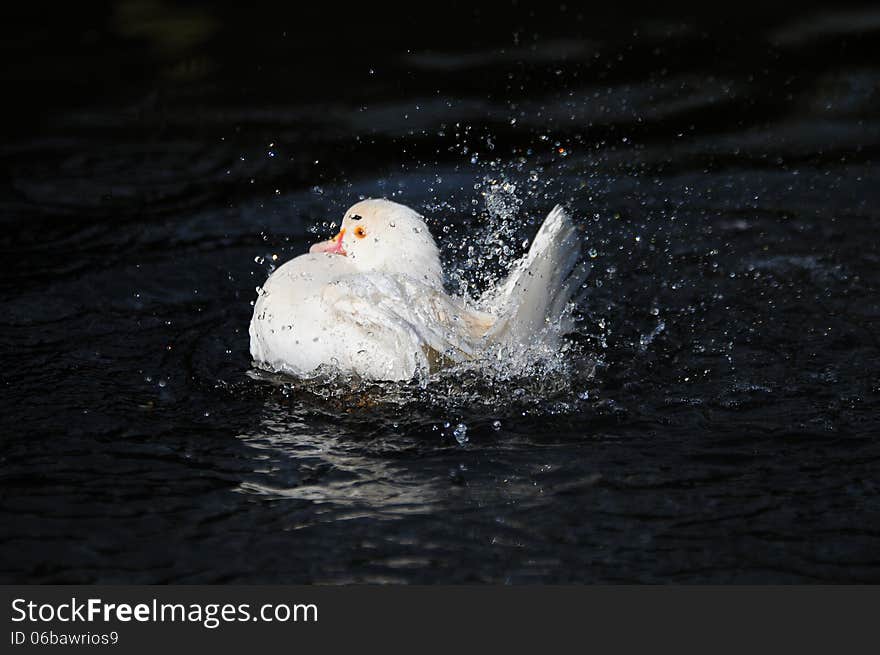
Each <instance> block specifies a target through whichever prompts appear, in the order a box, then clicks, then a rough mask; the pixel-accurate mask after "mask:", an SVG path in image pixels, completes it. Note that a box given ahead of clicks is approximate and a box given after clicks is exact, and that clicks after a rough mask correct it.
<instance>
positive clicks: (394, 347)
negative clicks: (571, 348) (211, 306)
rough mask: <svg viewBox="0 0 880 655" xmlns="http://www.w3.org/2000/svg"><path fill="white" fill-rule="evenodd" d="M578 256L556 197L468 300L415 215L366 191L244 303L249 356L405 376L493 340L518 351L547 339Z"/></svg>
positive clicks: (272, 362) (306, 369)
mask: <svg viewBox="0 0 880 655" xmlns="http://www.w3.org/2000/svg"><path fill="white" fill-rule="evenodd" d="M579 259H580V240H579V238H578V236H577V233H576V231H575V228H574V225H573V224H572V222H571V220H570V219H569V217H568V216H567V215H566V213H565V212H564V210H563V209H562V208H561V207H559V206H557V207H555V208H554V209H553V211H551V212H550V214H549V215H548V216H547V218H546V220H545V221H544V224H543V225H542V226H541V228H540V230H539V231H538V234H537V236H536V237H535V239H534V241H533V243H532V246H531V248H530V250H529V252H528V254H526V255H525V256H524V257H523V258H522V259H521V260H520V261H519V262H518V263H517V264H516V265H515V266H514V267H513V268H512V270H511V272H510V274H509V275H508V277H507V279H506V280H505V281H504V282H503V284H502V285H500V286H499V288H498V289H497V290H496V291H495V292H494V293H492V294H490V295H489V297H488V298H485V299H483V300H481V302H480V303H479V306H474V304H473V303H472V302H468V301H466V300H465V299H464V298H459V297H454V296H450V295H448V294H447V293H446V292H445V291H444V290H443V271H442V268H441V265H440V255H439V252H438V249H437V245H436V244H435V243H434V239H433V238H432V237H431V234H430V232H429V231H428V227H427V225H425V222H424V220H423V219H422V217H421V216H419V214H417V213H416V212H414V211H413V210H412V209H410V208H409V207H405V206H404V205H400V204H398V203H395V202H391V201H389V200H364V201H362V202H359V203H357V204H356V205H354V206H353V207H351V208H350V209H349V210H348V211H347V212H345V216H344V217H343V220H342V226H341V229H340V231H339V234H337V235H336V236H335V237H334V238H332V239H330V240H329V241H325V242H322V243H318V244H315V245H313V246H312V247H311V248H310V249H309V253H308V254H305V255H300V256H299V257H295V258H294V259H292V260H290V261H289V262H287V263H285V264H284V265H283V266H281V267H279V268H278V270H276V271H275V272H274V273H272V275H271V276H270V277H269V279H268V280H267V281H266V283H265V285H264V286H263V289H262V291H260V293H259V296H258V298H257V300H256V302H255V304H254V315H253V318H252V319H251V324H250V330H249V332H250V340H251V355H252V356H253V358H254V361H255V363H256V364H257V365H258V366H260V367H261V368H265V369H269V370H273V371H281V372H285V373H289V374H293V375H296V376H300V377H310V376H313V375H315V373H316V372H317V371H318V369H319V368H321V367H324V370H330V371H338V372H343V373H349V374H354V375H357V376H360V377H362V378H366V379H371V380H408V379H411V378H412V377H414V376H415V375H416V374H419V373H422V372H426V371H429V370H431V369H432V368H434V367H436V366H438V365H440V364H442V363H444V362H461V361H464V360H468V359H479V358H480V357H481V356H483V355H487V354H488V353H489V352H490V348H493V347H496V348H497V346H499V345H501V346H507V347H509V348H515V349H526V348H528V347H529V346H530V345H531V344H533V343H534V341H535V339H536V337H537V336H538V335H543V336H544V337H546V335H547V334H549V332H548V329H547V328H548V326H551V325H553V326H555V327H556V328H557V329H554V330H553V333H552V335H551V336H550V339H551V340H553V341H554V343H551V344H550V346H551V347H557V346H558V338H559V336H561V334H563V333H564V330H559V329H558V327H559V321H560V320H564V319H563V318H562V317H563V312H564V310H565V307H566V305H567V304H568V302H569V300H570V299H571V297H572V294H573V293H574V292H575V290H576V289H577V288H578V287H579V286H580V285H581V283H582V282H583V280H584V277H585V276H586V274H587V270H586V268H584V267H578V265H577V264H578V261H579ZM553 335H558V336H553ZM491 352H494V351H491Z"/></svg>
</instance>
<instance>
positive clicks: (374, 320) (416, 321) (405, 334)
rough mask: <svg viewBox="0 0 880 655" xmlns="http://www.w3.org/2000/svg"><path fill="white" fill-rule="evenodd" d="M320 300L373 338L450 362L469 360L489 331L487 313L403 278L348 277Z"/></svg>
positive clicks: (378, 275)
mask: <svg viewBox="0 0 880 655" xmlns="http://www.w3.org/2000/svg"><path fill="white" fill-rule="evenodd" d="M322 296H323V299H324V301H325V302H326V303H327V304H328V306H330V307H332V308H333V310H334V311H335V312H336V314H337V316H338V319H339V320H340V321H348V322H351V323H353V324H355V325H358V326H360V327H362V328H365V329H367V330H369V331H371V332H373V333H374V334H375V335H376V337H377V338H383V339H386V340H390V341H394V342H400V341H401V340H404V343H406V344H408V345H410V346H414V347H416V348H418V349H419V350H421V351H422V352H423V353H424V355H425V357H426V358H429V357H430V356H431V354H430V353H429V352H427V350H428V349H430V350H433V351H435V352H436V353H437V354H438V355H440V356H441V357H444V358H447V359H451V360H452V361H456V362H459V361H463V360H466V359H469V358H471V357H473V356H474V355H475V351H476V349H477V347H478V343H479V341H480V339H481V338H482V336H483V335H484V334H485V333H486V332H487V331H488V330H489V328H490V327H491V326H492V319H491V317H490V316H489V315H488V314H484V313H482V312H479V311H476V310H473V309H470V308H468V307H466V306H465V305H464V303H462V302H461V301H459V300H457V299H455V298H451V297H450V296H448V295H446V294H445V293H443V291H441V290H438V289H435V288H434V287H431V286H429V285H426V284H422V283H420V282H418V281H417V280H414V279H413V278H410V277H407V276H402V275H393V274H389V273H375V272H373V273H363V274H359V275H352V276H347V277H344V278H341V279H339V280H335V281H333V282H331V283H329V284H327V286H326V287H325V288H324V291H323V292H322Z"/></svg>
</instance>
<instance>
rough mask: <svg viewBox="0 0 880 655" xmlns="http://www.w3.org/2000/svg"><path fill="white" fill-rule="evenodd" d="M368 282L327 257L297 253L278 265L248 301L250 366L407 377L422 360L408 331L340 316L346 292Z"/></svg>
mask: <svg viewBox="0 0 880 655" xmlns="http://www.w3.org/2000/svg"><path fill="white" fill-rule="evenodd" d="M369 277H370V275H369V274H364V273H362V272H358V271H357V270H356V269H355V268H354V267H353V265H352V264H351V262H350V261H349V260H348V259H347V258H346V257H340V256H338V255H332V254H323V253H320V254H306V255H301V256H299V257H296V258H294V259H292V260H290V261H289V262H287V263H286V264H284V265H283V266H281V267H279V268H278V270H276V271H275V272H274V273H273V274H272V275H271V276H270V277H269V279H268V280H267V281H266V284H265V285H264V286H263V289H262V290H261V291H260V294H259V296H258V298H257V300H256V302H255V303H254V315H253V318H252V319H251V324H250V329H249V332H250V349H251V355H252V356H253V358H254V361H255V362H256V363H257V364H258V365H260V366H261V367H264V368H267V369H270V370H273V371H281V372H285V373H289V374H292V375H296V376H301V377H308V376H311V375H313V374H314V373H315V371H316V369H318V368H319V367H320V366H322V365H323V366H325V367H327V368H328V370H330V371H343V372H347V373H353V374H355V375H359V376H361V377H365V378H371V379H384V380H394V379H409V378H411V377H412V376H413V375H414V373H415V371H416V368H417V367H418V366H419V365H420V364H421V358H423V357H424V355H423V353H422V352H421V347H420V344H419V343H418V341H417V340H415V339H414V335H413V334H412V332H411V331H410V330H406V329H400V326H399V325H393V326H387V328H384V329H383V327H381V326H377V325H375V324H373V323H371V322H370V320H369V319H370V317H366V318H365V320H360V318H359V317H358V316H357V314H356V313H355V314H352V313H351V312H349V311H347V310H346V309H347V305H348V303H349V301H350V300H351V298H349V293H350V292H349V289H357V288H358V285H360V284H363V283H364V281H365V280H368V278H369ZM355 296H357V294H355ZM354 300H355V301H357V300H358V298H357V297H355V298H354ZM386 300H389V301H390V302H394V301H395V299H394V298H393V297H392V298H386ZM401 302H404V301H403V300H401Z"/></svg>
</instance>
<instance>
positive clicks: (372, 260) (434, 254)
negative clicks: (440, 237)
mask: <svg viewBox="0 0 880 655" xmlns="http://www.w3.org/2000/svg"><path fill="white" fill-rule="evenodd" d="M309 252H318V253H329V254H332V255H341V256H344V257H348V258H349V259H350V260H351V262H352V264H354V266H355V267H356V268H358V269H360V270H362V271H381V272H384V273H403V274H406V275H409V276H410V277H412V278H415V279H417V280H419V281H422V282H426V283H428V284H431V285H432V286H436V287H442V285H443V271H442V269H441V266H440V253H439V251H438V249H437V244H436V243H434V238H433V237H432V236H431V233H430V232H429V231H428V226H427V225H426V224H425V221H424V219H423V218H422V217H421V216H419V215H418V214H417V213H416V212H414V211H413V210H412V209H410V208H409V207H406V206H404V205H400V204H398V203H396V202H391V201H390V200H379V199H370V200H362V201H361V202H359V203H357V204H356V205H352V207H351V208H349V209H348V211H346V212H345V215H344V216H343V217H342V226H341V229H340V230H339V234H337V235H336V236H335V237H333V238H332V239H330V240H329V241H322V242H321V243H316V244H315V245H313V246H312V247H311V248H309Z"/></svg>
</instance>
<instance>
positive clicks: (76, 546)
mask: <svg viewBox="0 0 880 655" xmlns="http://www.w3.org/2000/svg"><path fill="white" fill-rule="evenodd" d="M106 9H107V10H106V11H105V10H104V8H100V12H101V13H100V14H99V13H97V12H98V9H92V10H90V11H93V12H95V15H93V16H92V15H89V16H85V17H82V16H80V17H78V18H76V19H74V18H72V17H68V18H70V20H72V21H75V20H78V21H79V22H78V23H76V22H75V23H73V26H72V27H71V28H70V29H69V30H61V29H58V28H57V26H56V27H51V28H50V27H46V26H45V25H43V24H42V23H41V22H40V21H38V20H36V17H35V16H30V17H27V16H26V17H23V18H21V21H20V23H19V24H16V26H13V27H7V28H6V29H7V31H8V34H7V38H6V39H5V43H6V47H7V50H8V52H7V53H6V54H7V55H9V56H7V57H6V59H7V64H6V66H7V69H6V71H5V76H6V79H7V88H9V89H11V90H12V93H11V95H9V96H8V100H7V101H9V99H12V98H16V99H17V101H14V102H13V101H9V102H10V107H9V108H8V111H9V112H10V117H9V118H8V119H7V121H6V122H5V124H4V126H3V132H4V134H5V137H4V141H3V145H2V149H0V161H2V168H3V177H2V181H0V220H2V227H3V229H2V233H0V250H2V257H3V259H4V260H5V263H4V269H5V272H4V275H3V278H2V282H0V303H2V313H0V322H2V331H0V338H2V368H0V371H2V372H0V384H2V390H3V396H2V398H3V400H2V407H0V410H2V419H0V420H2V457H0V463H2V464H0V580H2V581H3V582H65V583H88V582H105V583H107V582H109V583H121V582H149V583H156V582H160V583H162V582H182V583H189V582H320V583H344V582H374V581H375V582H511V583H521V582H593V581H604V582H811V583H812V582H832V581H834V582H880V476H878V467H880V441H878V440H880V416H878V411H880V378H878V371H880V295H878V286H880V250H878V239H877V237H878V226H880V179H878V175H877V166H876V160H877V159H878V157H880V111H878V110H880V59H878V58H877V52H878V51H880V50H878V45H880V41H878V38H877V36H878V34H880V13H877V12H876V11H873V10H864V9H863V10H836V11H834V12H830V11H819V10H808V11H807V10H805V11H803V12H799V13H798V15H796V16H784V15H773V16H762V15H754V14H753V15H751V16H746V17H743V16H739V17H725V18H717V19H716V18H709V17H703V18H700V17H696V18H687V19H679V18H676V19H674V20H673V19H664V18H660V17H655V16H643V17H640V18H638V19H634V20H633V21H631V22H628V21H626V20H624V19H622V18H620V17H608V16H604V15H601V16H595V17H591V16H586V17H584V16H579V15H578V13H577V10H576V9H574V8H569V9H568V10H566V11H567V13H566V12H562V14H556V15H554V16H552V17H550V18H548V17H544V19H542V20H540V21H539V20H537V19H535V20H534V21H533V20H532V19H530V18H528V16H527V15H526V14H525V13H524V12H521V13H520V14H517V15H509V14H505V13H503V12H500V11H499V12H489V11H485V12H483V13H477V14H474V12H473V11H472V10H470V9H467V8H459V9H457V10H456V9H450V10H449V11H448V12H446V13H445V14H444V16H442V17H440V18H438V20H439V24H438V25H437V26H436V30H434V31H431V30H430V29H429V28H428V27H427V26H425V24H424V23H423V22H420V21H418V20H417V19H415V18H412V19H410V18H407V17H402V16H401V17H398V20H397V22H393V23H383V24H381V25H378V24H376V25H372V27H371V28H369V29H368V27H369V26H367V27H365V26H364V25H363V24H359V23H358V21H356V20H353V21H351V22H349V23H344V24H342V25H341V26H337V28H336V29H335V31H334V32H333V33H332V34H329V35H328V33H327V30H326V27H325V25H326V21H327V20H329V19H330V18H331V16H315V15H308V16H305V17H304V16H301V15H297V14H295V11H296V10H294V9H288V14H287V15H283V16H275V15H273V14H272V13H271V11H269V10H268V9H267V10H263V9H253V10H252V11H247V12H245V11H244V10H238V13H235V12H233V11H232V10H223V11H208V10H207V9H204V8H202V7H200V6H199V5H183V6H182V7H178V8H176V9H172V8H171V7H170V5H163V4H160V3H155V4H151V3H134V2H121V3H115V4H112V5H111V6H110V7H108V8H106ZM83 11H84V10H83ZM139 12H140V13H139ZM144 12H146V13H144ZM456 12H459V13H456ZM360 18H363V17H360ZM64 19H65V17H58V18H57V20H58V21H62V22H63V20H64ZM459 22H460V23H461V28H460V29H456V25H457V24H458V23H459ZM407 30H410V32H407ZM13 32H14V33H13ZM328 41H329V42H328ZM12 55H15V57H12ZM362 195H367V196H388V197H393V198H394V199H395V200H398V201H400V202H404V203H405V204H408V205H410V206H412V207H414V208H416V209H418V210H419V211H422V212H424V213H425V214H426V215H427V216H428V218H429V220H430V222H431V226H432V231H433V232H434V233H435V235H437V236H438V238H439V240H440V242H441V244H442V247H443V249H444V256H445V259H446V261H447V263H448V264H449V267H450V268H455V267H458V266H461V265H462V263H463V262H464V261H465V259H466V255H465V253H466V248H467V246H468V245H472V246H474V247H476V248H477V249H478V251H479V252H490V246H487V245H486V238H485V237H486V235H487V234H488V233H489V232H488V231H487V229H486V227H485V226H486V225H488V224H491V225H493V226H494V227H495V228H497V229H498V230H500V234H501V236H502V237H503V238H504V239H505V243H506V245H508V246H509V248H510V253H509V255H510V256H516V255H518V254H519V253H520V252H521V251H522V246H521V242H522V241H523V240H525V239H528V238H530V237H531V236H532V235H533V233H534V230H535V221H536V219H539V218H540V217H541V216H542V215H543V214H544V213H546V211H547V210H549V208H550V207H551V206H552V205H553V204H554V203H555V202H557V201H559V202H565V203H567V204H568V206H569V207H570V208H571V209H572V212H573V214H574V215H575V216H577V218H578V220H579V222H581V223H582V225H583V226H584V234H585V237H586V241H585V245H584V257H585V259H591V260H592V264H593V272H592V274H591V276H590V278H589V284H588V285H587V286H588V288H587V289H585V291H584V295H583V297H582V299H581V301H580V320H579V323H578V331H577V333H576V334H575V335H574V336H573V342H574V344H575V347H574V349H573V354H572V355H571V359H570V362H569V364H570V366H569V368H568V369H567V370H566V371H565V372H564V373H560V372H558V371H557V372H548V373H547V374H546V375H543V376H536V377H535V379H530V380H513V381H506V382H498V381H496V382H493V381H491V380H473V379H462V380H458V379H455V378H454V377H453V378H443V379H441V380H439V381H437V382H435V383H434V384H432V385H429V386H428V388H427V389H425V390H420V389H418V388H405V389H386V390H382V389H379V390H376V389H372V390H359V391H354V392H351V391H348V390H346V389H343V388H340V387H334V386H333V385H329V386H326V387H321V386H310V387H304V386H302V385H298V384H295V383H292V382H291V381H278V380H272V379H265V378H261V377H259V376H254V375H253V374H252V373H250V372H249V371H250V370H251V366H250V357H249V353H248V337H247V324H248V321H249V320H250V314H251V310H252V308H251V305H250V302H251V301H252V300H253V299H254V297H255V291H254V290H255V287H256V286H257V285H259V284H261V283H262V282H263V280H264V279H265V277H266V275H267V274H268V271H269V268H270V266H271V265H272V261H273V260H272V255H273V254H275V255H278V257H279V260H280V261H283V260H285V259H288V258H290V257H292V256H294V255H296V254H299V253H301V252H303V251H304V249H305V248H306V247H307V245H308V244H309V243H311V242H313V241H315V240H316V238H317V237H318V235H320V236H325V235H328V234H329V233H330V231H331V230H330V227H329V226H324V225H322V223H325V222H329V221H333V220H337V221H338V219H339V217H340V216H341V213H342V211H343V210H344V209H345V208H346V207H347V206H348V205H350V204H352V203H353V202H355V201H356V200H357V199H358V198H359V197H360V196H362ZM496 245H497V244H496ZM502 259H503V256H502ZM496 260H497V258H495V259H494V260H493V262H494V263H497V261H496ZM493 262H490V264H489V266H491V265H493ZM467 277H468V274H465V278H467ZM596 362H598V364H597V365H596V366H595V371H594V366H593V364H594V363H596ZM459 424H461V425H463V426H465V427H466V439H465V438H461V439H456V436H455V435H454V431H455V430H456V426H458V425H459ZM459 435H461V431H460V430H459ZM460 441H461V442H462V443H460Z"/></svg>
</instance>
